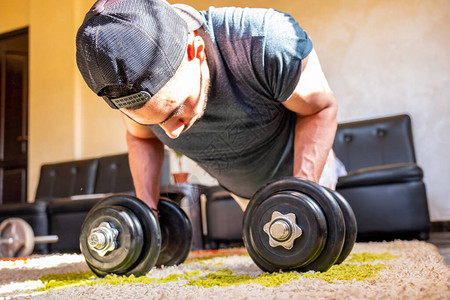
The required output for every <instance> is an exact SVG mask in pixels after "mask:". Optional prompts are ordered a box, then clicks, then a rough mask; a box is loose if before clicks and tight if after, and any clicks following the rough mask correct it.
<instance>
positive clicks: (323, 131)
mask: <svg viewBox="0 0 450 300" xmlns="http://www.w3.org/2000/svg"><path fill="white" fill-rule="evenodd" d="M336 113H337V105H336V104H333V105H330V106H327V107H326V108H324V109H322V110H321V111H319V112H317V113H316V114H313V115H310V116H297V121H296V125H295V140H294V174H293V175H294V176H295V177H299V178H304V179H308V180H312V181H314V182H317V183H318V182H319V179H320V175H321V174H322V170H323V168H324V166H325V162H326V159H327V156H328V153H329V152H330V149H331V147H332V145H333V140H334V136H335V133H336V128H337V119H336Z"/></svg>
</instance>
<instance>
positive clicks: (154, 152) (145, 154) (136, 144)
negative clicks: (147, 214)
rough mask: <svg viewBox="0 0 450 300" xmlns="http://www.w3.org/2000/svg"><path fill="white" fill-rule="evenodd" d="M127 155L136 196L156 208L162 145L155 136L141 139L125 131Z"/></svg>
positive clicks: (161, 163) (162, 155)
mask: <svg viewBox="0 0 450 300" xmlns="http://www.w3.org/2000/svg"><path fill="white" fill-rule="evenodd" d="M127 144H128V155H129V161H130V169H131V175H132V177H133V183H134V187H135V190H136V196H137V197H138V198H139V199H141V200H143V201H144V202H145V203H147V205H148V206H150V208H154V209H156V208H157V206H158V202H159V177H160V174H161V168H162V165H163V161H164V145H163V144H162V143H161V141H159V140H158V139H157V138H149V139H142V138H138V137H135V136H133V135H132V134H130V133H129V132H127Z"/></svg>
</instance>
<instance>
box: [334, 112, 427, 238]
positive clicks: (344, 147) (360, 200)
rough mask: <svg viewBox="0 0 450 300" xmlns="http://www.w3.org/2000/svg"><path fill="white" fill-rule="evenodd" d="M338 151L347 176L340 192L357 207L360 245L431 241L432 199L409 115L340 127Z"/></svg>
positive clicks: (339, 186) (355, 210)
mask: <svg viewBox="0 0 450 300" xmlns="http://www.w3.org/2000/svg"><path fill="white" fill-rule="evenodd" d="M333 149H334V151H335V153H336V156H337V157H339V158H340V159H341V160H342V162H343V163H344V165H345V166H346V169H347V171H348V175H347V176H343V177H340V178H339V180H338V184H337V187H336V190H337V191H338V192H339V193H341V194H342V195H343V196H344V197H345V198H346V199H347V201H348V202H349V204H350V206H351V207H352V208H353V211H354V213H355V216H356V220H357V223H358V240H359V241H364V240H391V239H420V240H426V239H428V234H429V230H430V217H429V213H428V203H427V195H426V190H425V184H424V182H423V171H422V169H421V168H420V166H419V165H418V164H417V162H416V155H415V150H414V142H413V134H412V126H411V118H410V116H408V115H406V114H402V115H395V116H390V117H384V118H374V119H369V120H362V121H355V122H347V123H342V124H339V125H338V129H337V133H336V138H335V141H334V144H333Z"/></svg>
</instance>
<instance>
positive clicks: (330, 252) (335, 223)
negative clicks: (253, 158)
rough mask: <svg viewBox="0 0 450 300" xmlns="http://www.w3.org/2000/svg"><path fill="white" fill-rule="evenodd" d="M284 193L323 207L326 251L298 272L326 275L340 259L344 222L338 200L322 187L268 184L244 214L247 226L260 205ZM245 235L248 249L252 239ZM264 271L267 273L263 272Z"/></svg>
mask: <svg viewBox="0 0 450 300" xmlns="http://www.w3.org/2000/svg"><path fill="white" fill-rule="evenodd" d="M281 191H294V192H299V193H301V194H304V195H307V196H309V197H310V198H311V199H313V200H314V201H315V202H316V203H317V204H319V206H320V207H321V210H322V212H323V213H324V215H325V218H326V220H327V228H328V235H327V240H326V243H325V246H324V249H323V251H322V252H321V253H320V255H319V257H317V259H315V260H314V261H313V262H312V263H310V264H308V265H306V266H304V267H300V268H298V270H299V271H309V270H314V271H321V272H325V271H326V270H328V269H329V268H330V267H331V266H332V265H333V264H334V263H335V262H336V261H337V259H338V258H339V255H340V253H341V250H342V247H343V244H344V237H345V222H344V217H343V215H342V212H341V209H340V207H339V205H338V203H337V202H336V200H334V198H333V196H332V195H331V194H330V193H329V192H327V191H326V189H325V188H323V187H321V186H320V185H318V184H316V183H314V182H311V181H307V180H301V179H298V178H295V177H284V178H281V179H279V180H276V181H273V182H271V183H268V184H267V185H265V186H263V187H262V188H261V189H260V190H258V191H257V192H256V193H255V195H254V196H253V198H252V200H251V201H250V203H249V206H248V207H247V210H246V211H245V213H244V226H245V224H247V223H248V224H250V223H249V222H251V219H253V214H254V211H255V209H256V208H257V207H258V206H259V205H260V203H262V202H263V201H264V200H265V199H267V198H269V197H270V196H272V195H273V194H275V193H279V192H281ZM246 231H247V230H244V243H245V244H246V246H247V245H248V244H249V243H250V242H251V241H250V240H251V237H250V236H249V234H248V233H246ZM248 251H249V254H250V252H251V251H252V250H251V249H250V250H248ZM252 255H256V253H253V254H250V256H252ZM260 267H261V266H260ZM262 269H263V270H264V268H262Z"/></svg>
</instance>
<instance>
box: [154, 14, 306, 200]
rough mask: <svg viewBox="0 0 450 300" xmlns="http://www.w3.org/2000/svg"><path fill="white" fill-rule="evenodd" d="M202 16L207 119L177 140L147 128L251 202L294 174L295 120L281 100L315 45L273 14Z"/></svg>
mask: <svg viewBox="0 0 450 300" xmlns="http://www.w3.org/2000/svg"><path fill="white" fill-rule="evenodd" d="M201 13H202V15H203V17H204V19H205V25H204V29H205V32H201V33H200V34H201V35H202V37H203V38H204V40H205V42H206V55H207V62H208V66H209V69H210V75H211V82H210V84H211V89H210V92H209V95H208V102H207V106H206V110H205V113H204V116H203V118H202V119H201V120H200V122H198V123H197V124H195V125H194V126H192V127H191V128H190V129H189V130H188V131H186V132H185V133H183V134H182V135H181V136H180V137H178V138H177V139H170V138H169V137H168V136H167V135H166V134H165V133H164V131H163V130H162V129H161V128H160V127H159V126H157V125H153V126H151V129H152V130H153V132H154V133H155V134H156V136H157V137H158V138H159V139H160V140H161V141H162V142H163V143H164V144H166V145H167V146H168V147H170V148H172V149H175V150H177V151H180V152H182V153H183V154H185V155H186V156H187V157H189V158H191V159H192V160H194V161H195V162H197V163H198V164H199V165H200V166H201V167H202V168H204V169H205V170H206V171H207V172H208V173H209V174H210V175H211V176H213V177H215V178H216V179H217V180H218V182H219V183H220V184H221V185H222V186H223V187H225V188H226V189H228V190H229V191H231V192H233V193H234V194H236V195H238V196H241V197H244V198H251V197H252V195H253V194H254V193H255V192H256V191H257V190H258V189H259V188H260V187H261V186H263V185H264V184H265V183H267V182H268V181H271V180H273V179H277V178H279V177H282V176H292V175H293V154H294V148H293V146H294V126H295V120H296V115H295V114H294V113H292V112H291V111H288V110H287V109H286V108H285V107H284V106H283V105H282V103H281V102H283V101H285V100H287V99H289V97H290V96H291V94H292V92H293V91H294V88H295V87H296V85H297V83H298V80H299V78H300V73H301V67H302V59H303V58H305V57H306V56H307V55H308V54H309V53H310V52H311V50H312V43H311V40H310V39H309V37H308V35H307V34H306V33H305V32H304V31H303V30H302V29H301V28H300V27H299V26H298V24H297V23H296V22H295V20H294V19H293V18H292V17H291V16H289V15H288V14H284V13H281V12H278V11H275V10H272V9H256V8H234V7H230V8H214V7H211V8H210V9H209V10H208V11H202V12H201Z"/></svg>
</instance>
